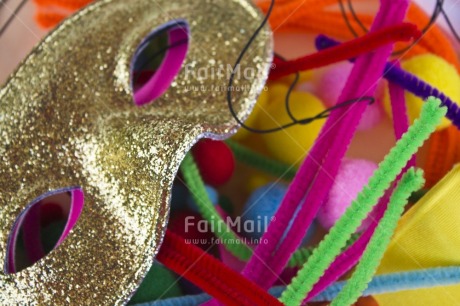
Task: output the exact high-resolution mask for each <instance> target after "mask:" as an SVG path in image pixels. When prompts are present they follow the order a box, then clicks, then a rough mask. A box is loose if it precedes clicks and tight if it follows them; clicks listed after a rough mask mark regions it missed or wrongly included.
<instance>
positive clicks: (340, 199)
mask: <svg viewBox="0 0 460 306" xmlns="http://www.w3.org/2000/svg"><path fill="white" fill-rule="evenodd" d="M376 169H377V164H375V163H373V162H371V161H367V160H363V159H344V160H343V162H342V165H341V166H340V169H339V172H338V174H337V177H336V180H335V182H334V185H333V186H332V188H331V190H330V191H329V195H328V198H327V200H326V202H325V203H323V205H322V206H321V208H320V210H319V211H318V217H317V219H318V221H319V222H320V224H321V225H322V226H323V227H324V228H325V229H330V228H331V227H332V226H333V225H334V224H335V222H336V221H337V220H338V219H339V218H340V217H341V216H342V215H343V213H344V212H345V210H346V209H347V208H348V206H350V204H351V202H352V201H353V200H354V199H355V198H356V196H357V195H358V193H359V192H360V191H361V190H362V189H363V187H364V186H365V185H366V184H367V182H368V181H369V178H370V177H371V176H372V174H373V173H374V171H375V170H376ZM369 222H370V220H369V218H367V219H365V220H364V222H363V224H362V225H361V227H360V228H359V230H362V229H364V228H365V227H367V226H368V225H369Z"/></svg>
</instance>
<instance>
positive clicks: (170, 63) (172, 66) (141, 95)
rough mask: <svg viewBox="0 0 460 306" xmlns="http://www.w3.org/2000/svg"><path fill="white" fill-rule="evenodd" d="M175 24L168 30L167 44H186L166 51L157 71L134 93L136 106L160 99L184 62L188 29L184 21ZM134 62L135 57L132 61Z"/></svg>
mask: <svg viewBox="0 0 460 306" xmlns="http://www.w3.org/2000/svg"><path fill="white" fill-rule="evenodd" d="M175 23H176V26H175V27H172V28H171V29H169V30H168V36H169V41H168V44H169V45H172V44H174V43H178V42H180V41H182V40H187V43H185V44H178V45H177V46H174V47H172V48H169V49H168V50H167V51H166V54H165V57H164V59H163V61H162V62H161V64H160V67H158V69H157V71H156V72H155V73H154V74H153V76H152V77H151V78H150V79H149V80H148V81H147V82H146V83H145V84H144V85H143V86H142V87H140V88H139V89H138V90H136V92H135V93H134V102H135V104H136V105H137V106H141V105H144V104H147V103H150V102H152V101H153V100H155V99H157V98H158V97H160V96H161V95H162V94H163V93H164V92H165V91H166V90H167V89H168V88H169V86H170V85H171V82H172V81H173V80H174V78H175V77H176V75H177V74H178V73H179V71H180V69H181V67H182V63H183V62H184V59H185V56H186V55H187V51H188V45H189V27H188V23H187V22H186V21H185V20H183V21H182V20H181V21H175ZM167 25H169V24H167ZM160 31H161V29H159V30H157V31H156V33H159V32H160ZM154 35H155V34H154ZM135 60H136V57H135V58H134V59H133V61H135ZM132 66H134V65H132Z"/></svg>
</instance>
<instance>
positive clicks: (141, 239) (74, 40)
mask: <svg viewBox="0 0 460 306" xmlns="http://www.w3.org/2000/svg"><path fill="white" fill-rule="evenodd" d="M175 19H185V20H187V22H188V23H189V26H190V32H191V38H190V44H189V51H188V54H187V56H186V59H185V61H184V65H191V66H190V67H193V69H196V70H197V69H198V68H203V69H206V70H207V71H208V72H209V73H208V75H207V76H205V77H202V76H196V77H194V76H193V75H190V73H185V69H182V70H181V72H180V73H179V75H178V76H177V77H176V79H175V81H174V82H173V84H172V86H171V87H170V88H169V89H168V90H167V91H166V93H165V94H164V95H163V96H162V97H160V98H159V99H157V100H155V101H154V102H153V103H151V104H148V105H145V106H142V107H137V106H135V105H134V101H133V98H132V96H133V94H132V90H131V85H130V82H131V81H130V80H131V76H130V67H131V64H132V63H131V62H132V57H133V54H135V51H136V49H137V47H138V46H139V44H140V43H141V41H142V40H143V38H144V37H146V36H147V35H148V34H149V33H150V32H151V31H152V30H154V29H155V28H157V27H158V26H160V25H162V24H164V23H166V22H169V21H171V20H175ZM262 19H263V17H262V15H261V14H260V13H259V12H258V11H257V9H255V8H254V7H253V6H252V4H250V3H249V2H248V1H246V0H231V1H229V0H207V1H189V0H175V1H172V0H130V1H124V0H105V1H98V2H96V3H95V4H93V5H91V6H89V7H87V8H86V9H84V10H83V11H81V12H79V13H77V14H76V15H74V16H73V17H71V18H70V19H68V20H66V21H65V22H64V23H63V24H62V25H61V26H60V27H58V28H57V30H55V31H54V32H52V33H51V34H50V35H49V36H47V37H46V38H45V39H44V41H43V42H42V43H41V44H40V45H39V46H38V47H36V48H35V49H34V50H33V51H32V53H31V54H30V56H29V57H28V58H27V59H26V60H25V61H24V62H23V63H22V65H21V66H20V67H19V69H18V70H17V71H16V73H14V74H13V75H12V76H11V77H10V79H9V80H8V81H7V83H6V85H5V87H4V88H2V89H1V90H0V133H1V137H2V145H1V146H0V155H1V163H0V234H1V236H0V255H1V256H0V257H1V258H2V260H5V258H6V247H7V241H8V238H9V234H10V231H11V229H12V228H13V224H14V222H15V220H16V218H17V216H18V215H19V214H20V213H21V211H23V209H24V208H25V207H26V206H27V204H28V203H31V202H32V201H33V200H34V199H35V198H37V197H39V196H40V195H42V194H45V193H47V192H50V191H53V190H56V189H60V188H65V187H69V186H80V187H81V188H82V189H83V191H84V194H85V206H84V209H83V212H82V214H81V217H80V219H79V221H78V222H77V224H76V226H75V227H74V228H73V230H72V231H71V233H70V235H69V236H68V237H67V239H66V240H65V241H64V242H63V243H62V244H61V245H60V246H59V247H58V248H57V249H55V250H53V251H52V252H51V253H49V254H48V255H47V256H46V257H45V258H43V259H42V260H40V261H39V262H37V263H36V264H34V265H33V266H31V267H29V268H26V269H24V270H22V271H20V272H18V273H16V274H6V273H5V272H3V271H2V272H1V273H0V304H2V305H11V304H28V305H67V304H78V305H122V304H125V303H126V302H127V301H128V300H129V298H130V296H131V295H132V294H133V293H134V291H135V290H136V289H137V287H138V285H139V283H140V282H141V281H142V278H143V277H144V275H145V274H146V272H147V271H148V269H149V267H150V265H151V264H152V262H153V259H154V257H155V254H156V253H157V251H158V248H159V246H160V244H161V241H162V238H163V235H164V232H165V227H166V223H167V219H168V214H169V199H170V189H171V186H172V180H173V179H174V176H175V174H176V172H177V170H178V167H179V164H180V162H181V160H182V159H183V157H184V156H185V154H186V152H187V151H188V150H189V149H190V147H191V146H192V145H193V143H195V142H196V141H197V139H199V138H200V137H204V136H207V137H212V138H215V139H222V138H226V137H228V136H229V135H230V134H232V133H233V132H234V131H235V130H236V128H237V125H236V122H235V120H234V119H233V118H232V116H231V115H230V112H229V110H228V107H227V102H226V91H225V90H224V89H222V87H224V86H226V85H227V82H228V78H227V74H226V73H222V74H219V73H214V74H213V75H212V76H210V74H211V72H212V70H213V68H212V67H214V68H216V69H217V68H218V67H225V68H227V67H228V66H232V65H234V63H235V61H236V59H237V57H238V55H239V53H240V52H241V49H242V48H243V47H244V45H245V44H246V43H247V41H248V39H249V37H250V35H252V33H253V32H254V31H255V29H256V28H257V27H258V26H259V25H260V23H261V21H262ZM271 57H272V41H271V32H270V30H269V29H268V27H266V28H264V29H263V31H262V32H261V34H260V35H259V36H258V37H257V38H256V40H255V42H254V44H253V45H252V46H251V47H250V48H249V50H248V52H247V54H246V56H244V58H243V60H242V62H241V66H240V72H241V76H240V77H237V78H236V79H235V83H234V86H235V87H234V92H233V97H234V106H235V109H236V111H237V113H238V115H239V116H240V118H242V119H244V118H245V117H246V116H247V115H248V114H249V112H250V110H251V108H252V106H253V104H254V103H255V99H256V97H257V95H258V93H259V92H260V90H261V89H262V88H263V86H264V83H265V80H266V77H267V74H268V70H269V65H270V62H271ZM183 67H185V66H183ZM248 69H249V70H248ZM245 72H247V73H245Z"/></svg>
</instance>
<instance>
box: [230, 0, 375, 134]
mask: <svg viewBox="0 0 460 306" xmlns="http://www.w3.org/2000/svg"><path fill="white" fill-rule="evenodd" d="M274 4H275V0H272V1H271V3H270V7H269V8H268V11H267V14H266V15H265V18H264V19H263V21H262V23H261V24H260V25H259V27H258V28H257V29H256V30H255V32H254V33H253V34H252V36H251V37H250V38H249V41H248V42H247V43H246V45H245V46H244V48H243V50H242V51H241V53H240V54H239V56H238V58H237V60H236V62H235V65H234V66H233V69H232V73H231V74H230V79H229V81H228V87H227V103H228V108H229V110H230V113H231V114H232V116H233V118H234V119H235V120H236V122H238V124H240V125H241V126H242V127H243V128H244V129H246V130H248V131H250V132H253V133H259V134H267V133H273V132H278V131H281V130H284V129H287V128H289V127H292V126H294V125H297V124H299V125H305V124H309V123H311V122H313V121H315V120H319V119H325V118H327V117H328V116H329V115H330V113H331V112H332V111H334V110H336V109H338V108H341V107H345V106H348V105H351V104H353V103H356V102H362V101H369V102H370V103H373V102H374V101H375V99H374V98H373V97H369V96H366V97H362V98H356V99H351V100H348V101H345V102H343V103H339V104H337V105H335V106H333V107H331V108H328V109H326V110H324V111H322V112H320V113H319V114H317V115H316V116H313V117H309V118H304V119H300V120H298V119H296V118H295V117H294V115H293V114H292V112H291V110H290V107H289V97H290V94H291V92H292V90H293V89H294V87H295V85H296V84H297V82H298V80H299V73H298V72H297V73H296V77H295V79H294V81H293V82H292V84H291V86H290V87H289V90H288V92H287V94H286V98H285V103H286V110H287V112H288V115H289V117H290V118H291V120H292V122H290V123H286V124H283V125H282V126H279V127H276V128H271V129H265V130H260V129H256V128H252V127H249V126H247V125H245V124H244V122H243V121H241V120H240V118H238V115H237V114H236V112H235V110H234V108H233V103H232V90H231V88H233V80H234V78H235V73H236V68H237V67H238V66H239V65H240V63H241V61H242V59H243V56H244V55H245V54H246V52H247V51H248V49H249V47H250V46H251V44H252V43H253V42H254V40H255V38H256V37H257V35H259V33H260V31H261V30H262V28H263V27H264V26H265V24H266V23H267V21H268V18H269V17H270V15H271V12H272V10H273V6H274ZM279 57H280V56H279ZM280 58H281V59H282V60H284V59H283V58H282V57H280Z"/></svg>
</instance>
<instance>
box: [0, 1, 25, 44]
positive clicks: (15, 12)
mask: <svg viewBox="0 0 460 306" xmlns="http://www.w3.org/2000/svg"><path fill="white" fill-rule="evenodd" d="M5 3H6V0H5V1H2V2H1V4H2V6H0V8H1V7H3V5H4V4H5ZM26 3H27V0H22V1H21V2H20V3H19V4H18V6H17V7H16V8H15V9H14V11H13V13H12V14H11V15H10V17H9V18H8V20H7V21H6V22H5V24H4V25H3V26H2V27H1V28H0V37H2V35H3V33H5V31H6V30H7V29H8V27H9V26H10V24H11V22H12V21H13V20H14V17H16V16H17V15H18V14H19V12H20V11H21V9H22V8H23V7H24V5H25V4H26Z"/></svg>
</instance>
